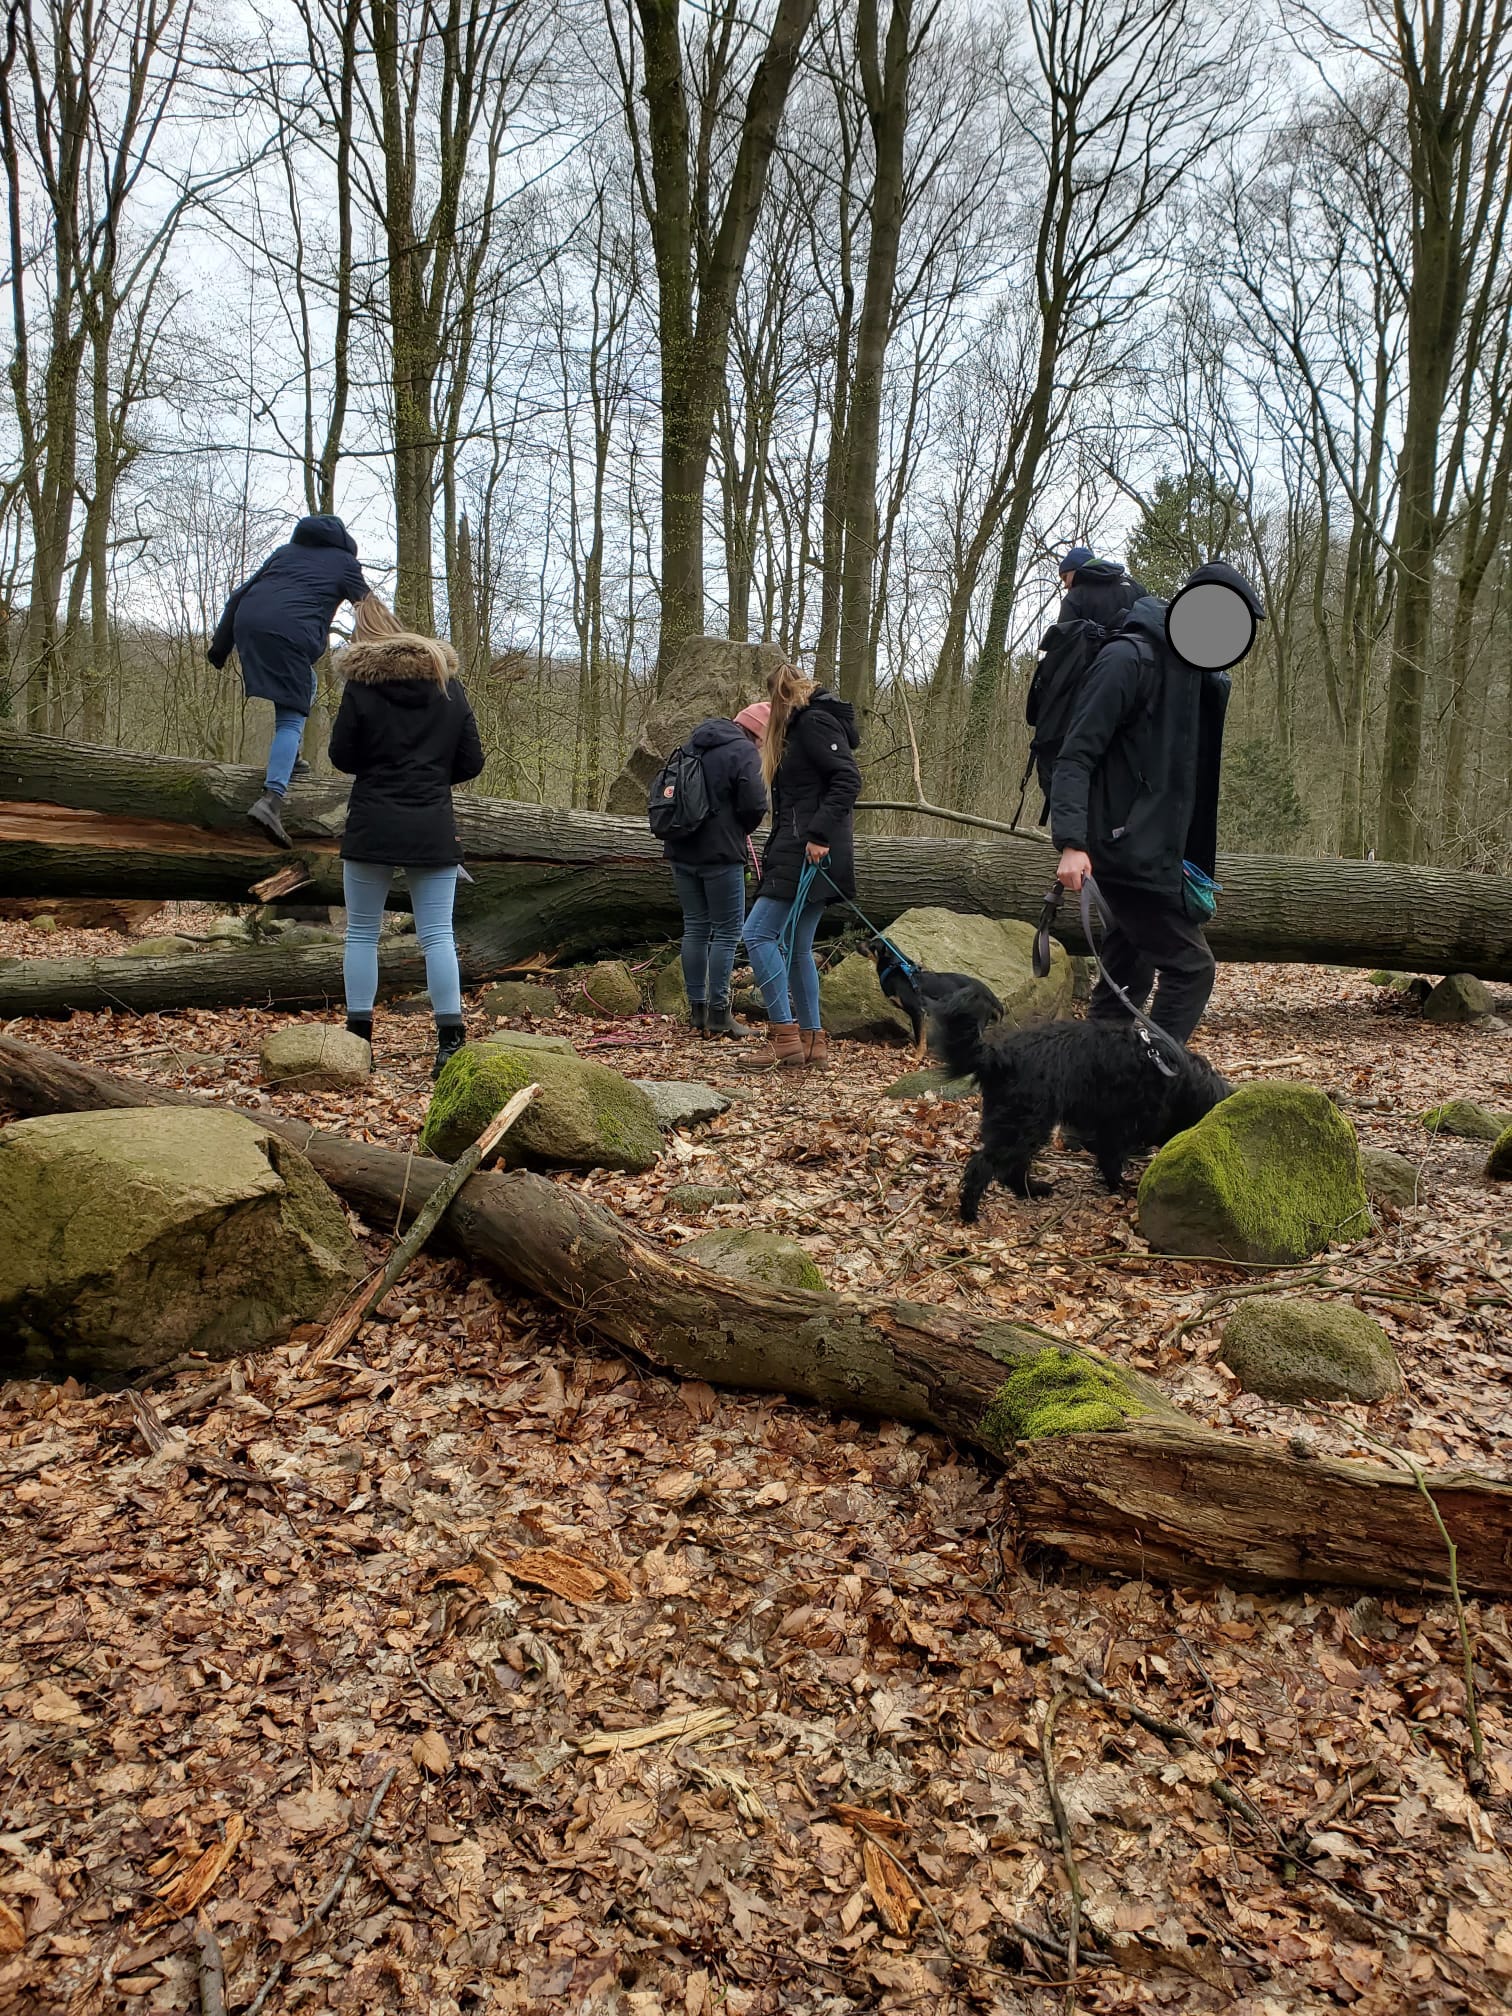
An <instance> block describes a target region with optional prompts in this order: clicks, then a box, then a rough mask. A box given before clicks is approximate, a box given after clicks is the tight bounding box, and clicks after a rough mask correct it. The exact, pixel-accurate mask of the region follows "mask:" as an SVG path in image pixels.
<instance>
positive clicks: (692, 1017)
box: [688, 1001, 708, 1036]
mask: <svg viewBox="0 0 1512 2016" xmlns="http://www.w3.org/2000/svg"><path fill="white" fill-rule="evenodd" d="M707 1013H708V1011H707V1009H706V1008H705V1007H704V1004H703V1002H702V1001H690V1002H689V1003H688V1027H689V1028H690V1029H696V1030H697V1031H698V1033H699V1035H700V1036H701V1035H702V1034H703V1032H704V1030H705V1029H706V1028H707V1027H708V1023H707V1021H706V1019H705V1018H706V1016H707Z"/></svg>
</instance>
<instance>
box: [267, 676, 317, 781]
mask: <svg viewBox="0 0 1512 2016" xmlns="http://www.w3.org/2000/svg"><path fill="white" fill-rule="evenodd" d="M318 690H319V688H318V687H317V684H316V680H315V667H314V666H313V665H312V666H311V667H310V707H313V706H314V705H315V695H316V693H317V691H318ZM310 707H306V709H305V710H304V712H303V713H302V714H301V713H300V711H299V709H298V708H297V707H279V706H275V707H274V709H273V740H272V741H271V742H270V743H269V744H268V768H267V772H266V774H265V776H264V778H263V783H264V785H265V787H266V788H267V789H268V790H269V791H271V792H272V794H273V796H274V797H275V798H283V797H286V796H287V794H288V789H289V779H290V778H291V777H292V776H293V775H294V765H295V764H296V763H297V762H298V761H299V745H300V743H301V742H302V741H303V740H304V731H305V723H306V722H307V721H308V720H309V718H310Z"/></svg>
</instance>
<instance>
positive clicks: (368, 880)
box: [330, 595, 483, 1077]
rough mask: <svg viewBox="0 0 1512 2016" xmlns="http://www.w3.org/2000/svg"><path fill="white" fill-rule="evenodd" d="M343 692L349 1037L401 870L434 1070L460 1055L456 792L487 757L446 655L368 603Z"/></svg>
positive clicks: (343, 667)
mask: <svg viewBox="0 0 1512 2016" xmlns="http://www.w3.org/2000/svg"><path fill="white" fill-rule="evenodd" d="M336 663H337V669H338V671H339V672H340V673H341V675H342V677H343V678H344V679H345V681H346V687H345V690H344V691H343V693H342V696H341V706H340V707H339V709H338V710H337V714H336V720H335V724H334V726H333V727H332V729H331V748H330V756H331V761H332V763H333V764H334V765H335V767H336V768H337V769H338V770H345V771H346V772H347V773H348V774H349V775H350V776H351V777H352V778H353V779H354V780H355V781H354V783H353V785H352V795H351V799H350V801H349V803H348V807H347V823H346V831H345V833H344V834H343V835H342V839H341V865H342V882H343V886H344V889H345V893H346V912H347V929H346V954H345V958H344V961H343V968H344V973H345V980H346V1007H347V1027H348V1029H350V1030H351V1031H352V1033H353V1034H354V1035H356V1036H361V1037H364V1038H365V1039H366V1040H367V1041H368V1042H371V1041H372V1040H373V1003H374V1001H375V1000H376V999H377V996H378V934H379V931H380V930H381V929H382V926H383V907H384V902H385V900H386V898H387V896H388V892H389V885H390V883H391V882H392V881H393V878H394V870H395V869H396V868H403V870H404V877H405V881H406V882H407V883H408V885H409V893H410V902H411V904H412V905H413V906H414V912H415V936H416V938H417V939H418V941H419V945H420V950H421V951H422V952H423V953H424V954H425V984H426V988H427V990H428V991H429V994H430V999H431V1011H432V1013H433V1014H434V1015H435V1018H436V1067H435V1071H434V1072H433V1073H432V1076H434V1077H439V1076H440V1075H441V1067H442V1065H443V1064H444V1063H445V1062H446V1060H447V1058H448V1057H450V1056H451V1055H452V1053H453V1051H455V1050H459V1049H460V1048H461V1047H462V1040H463V1027H462V980H461V975H460V973H459V972H458V968H457V947H456V941H455V939H454V938H453V936H452V903H453V899H454V898H455V896H456V890H457V868H458V865H459V864H460V862H461V859H462V849H461V847H460V846H459V844H458V841H457V830H456V825H455V822H454V820H453V817H452V786H453V785H454V784H465V783H466V782H467V781H468V779H469V778H472V777H476V776H477V775H478V774H479V772H480V771H481V770H482V768H483V745H482V744H481V742H480V741H479V740H478V724H477V722H476V721H475V720H474V719H473V711H472V708H471V707H470V706H469V705H468V702H467V695H466V694H465V693H464V692H463V691H462V688H461V687H460V686H459V685H458V684H457V682H456V680H455V678H454V677H453V674H454V673H455V672H456V669H457V654H456V652H455V651H453V649H452V648H451V646H450V644H443V643H441V642H440V641H439V640H438V639H437V638H435V637H421V636H418V635H416V634H415V633H414V632H412V631H408V630H406V629H405V628H404V626H403V624H401V623H400V621H399V619H398V617H396V616H395V615H394V614H393V612H392V611H391V610H389V609H388V608H386V607H385V606H384V604H383V603H382V602H380V601H379V600H378V597H377V596H376V595H369V596H368V597H367V598H366V600H365V601H362V602H359V603H358V605H357V627H356V634H355V638H354V641H353V643H352V645H351V647H350V648H349V649H348V650H346V651H343V652H342V654H341V656H340V657H339V658H338V659H337V661H336Z"/></svg>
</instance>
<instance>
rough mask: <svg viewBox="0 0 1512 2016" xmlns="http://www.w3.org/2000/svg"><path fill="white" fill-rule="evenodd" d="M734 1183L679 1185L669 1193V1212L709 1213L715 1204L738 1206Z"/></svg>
mask: <svg viewBox="0 0 1512 2016" xmlns="http://www.w3.org/2000/svg"><path fill="white" fill-rule="evenodd" d="M739 1202H740V1192H739V1191H738V1190H737V1189H736V1188H735V1186H734V1184H733V1183H677V1184H674V1185H673V1187H672V1188H671V1189H670V1190H669V1191H668V1192H667V1209H668V1210H669V1211H682V1212H693V1211H707V1210H709V1209H710V1208H711V1206H713V1205H715V1204H738V1203H739Z"/></svg>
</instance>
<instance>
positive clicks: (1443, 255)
mask: <svg viewBox="0 0 1512 2016" xmlns="http://www.w3.org/2000/svg"><path fill="white" fill-rule="evenodd" d="M0 144H3V148H4V152H5V157H6V169H7V188H8V217H7V226H8V228H7V242H6V248H5V254H4V267H5V283H4V285H5V292H6V296H7V301H8V308H9V314H8V318H7V320H8V325H9V326H8V330H7V336H6V340H7V342H8V375H7V388H8V396H6V397H5V398H4V399H3V400H0V472H3V473H0V603H3V621H0V714H7V713H8V714H9V715H10V716H11V717H12V718H14V719H17V720H19V721H22V722H24V723H26V724H27V725H30V726H31V727H33V728H35V729H39V730H45V731H48V732H51V733H54V734H61V735H65V736H68V737H71V738H77V739H84V740H93V741H104V742H116V743H120V744H123V745H127V746H131V747H135V748H143V749H149V750H157V751H162V752H175V753H182V754H208V755H212V756H216V757H221V758H226V759H235V758H238V757H244V756H252V755H255V754H257V753H258V750H259V747H260V738H261V737H263V736H265V734H266V722H265V720H264V719H263V718H262V717H263V716H264V715H265V713H266V711H267V710H265V709H256V708H253V709H248V708H246V707H245V706H244V704H243V702H242V700H241V696H240V689H239V685H238V683H237V681H236V680H235V678H234V676H233V675H232V674H230V673H226V674H221V673H216V672H213V671H212V670H211V669H210V668H209V667H208V666H207V665H206V663H205V662H204V656H203V651H204V643H205V639H206V637H207V635H208V632H209V630H210V628H211V627H212V625H213V623H214V620H215V617H216V614H217V613H218V610H219V607H220V604H221V602H222V600H223V598H224V596H225V594H226V592H227V591H228V590H229V588H230V587H232V586H233V585H234V584H235V583H236V581H238V580H239V579H241V578H242V577H243V576H244V575H245V574H246V573H247V572H249V571H250V570H251V569H252V568H253V567H255V566H256V565H257V564H258V562H259V561H260V560H261V558H262V557H263V555H264V553H265V552H266V550H267V549H268V548H269V547H270V546H271V545H273V544H274V543H276V542H277V541H278V540H280V539H282V538H284V537H286V536H287V532H288V528H289V523H290V518H291V515H292V514H295V513H298V512H303V511H330V510H337V511H340V512H341V513H342V514H343V515H344V516H345V517H346V518H347V519H348V521H349V523H350V524H351V526H352V528H353V530H354V531H355V533H356V535H357V538H358V540H359V544H360V545H361V548H362V552H363V557H364V561H365V563H366V564H367V566H368V569H369V575H370V578H371V579H372V580H373V581H374V583H375V585H376V586H377V587H378V588H379V589H380V590H381V591H382V592H384V593H386V594H387V595H389V596H390V597H392V598H394V599H395V600H396V601H397V605H398V607H399V608H400V609H401V611H403V612H404V613H405V614H407V615H408V616H409V617H410V618H411V619H412V620H414V621H415V622H417V623H420V624H431V623H434V624H435V625H436V626H437V627H438V628H439V629H441V630H443V631H444V632H446V633H447V634H449V635H450V636H451V637H452V639H453V641H454V642H455V643H456V645H457V647H458V649H459V651H460V653H461V655H462V658H463V661H464V665H465V668H466V674H467V678H468V682H469V686H470V690H471V692H472V696H473V698H474V701H475V704H476V705H477V707H478V711H479V714H480V718H481V719H482V722H483V724H484V729H485V735H486V739H487V745H488V748H489V752H490V761H489V767H488V770H487V773H486V774H485V777H484V779H483V780H482V788H484V789H486V790H489V791H492V792H494V793H498V794H502V795H507V796H512V797H518V798H526V799H540V800H543V801H546V802H555V803H561V804H569V803H570V804H573V805H579V806H589V807H592V806H595V805H598V804H600V803H601V802H602V798H603V794H604V792H605V790H606V788H607V785H608V782H609V781H610V780H611V779H612V778H613V776H614V774H615V773H616V771H617V769H618V767H619V764H620V762H621V759H622V757H623V754H624V752H625V750H626V747H627V745H628V743H629V742H630V741H631V740H632V739H633V736H634V733H635V730H636V728H637V725H638V722H639V718H640V715H641V712H642V710H643V707H644V704H645V701H646V699H647V697H648V695H649V693H650V692H651V691H652V690H653V689H654V686H655V683H656V681H657V679H658V676H659V675H664V674H665V670H666V667H667V666H668V664H669V663H670V660H671V655H672V653H673V651H674V650H675V647H676V644H677V642H678V641H679V639H680V638H681V637H682V636H684V635H687V634H690V633H694V632H697V631H699V630H709V631H723V632H727V633H728V634H729V635H731V636H734V637H757V636H770V637H773V638H776V639H777V640H779V641H780V642H781V643H782V644H783V645H784V646H786V647H787V648H789V649H791V650H792V651H794V652H797V653H801V654H802V655H803V658H804V661H805V663H806V664H807V665H808V666H809V668H810V669H812V670H814V671H815V672H816V673H817V674H818V675H819V676H820V677H822V678H824V679H826V680H828V681H829V682H831V683H837V684H838V685H839V687H840V688H841V690H842V691H843V692H844V693H846V694H847V695H848V696H849V697H851V698H852V699H854V700H855V701H856V702H857V704H858V706H859V708H860V710H861V711H862V713H863V716H865V717H867V738H866V746H865V750H864V755H865V758H866V766H867V770H868V773H869V779H870V782H871V784H872V787H873V791H874V794H875V795H897V793H898V792H899V791H904V792H905V793H907V795H911V793H908V792H907V776H908V754H907V740H908V732H907V722H906V716H907V715H911V717H912V719H913V721H914V722H915V723H916V724H917V726H918V730H919V734H920V740H921V743H922V745H923V755H924V771H925V782H926V785H927V787H928V791H929V795H930V797H931V798H932V799H933V800H935V801H936V802H944V803H954V804H956V805H958V806H961V807H965V808H973V809H976V810H979V811H984V812H988V813H992V814H997V815H1002V816H1006V815H1007V813H1008V812H1009V811H1011V808H1012V803H1013V800H1014V798H1015V796H1016V791H1017V771H1018V766H1019V763H1020V761H1021V755H1022V745H1023V740H1024V731H1023V728H1022V721H1021V715H1022V697H1023V687H1024V681H1025V678H1026V676H1027V670H1028V668H1029V667H1030V666H1031V665H1032V662H1033V648H1034V644H1035V641H1036V639H1037V637H1038V634H1039V632H1040V629H1041V627H1042V625H1043V624H1044V622H1045V621H1046V620H1047V618H1048V617H1049V616H1051V615H1053V613H1054V598H1055V596H1056V594H1057V593H1058V583H1057V582H1056V579H1055V573H1054V556H1055V553H1056V552H1057V550H1059V549H1061V548H1063V547H1064V546H1065V545H1066V544H1068V543H1069V542H1070V541H1072V540H1073V539H1083V538H1084V539H1087V540H1088V541H1090V542H1091V543H1094V544H1096V545H1098V546H1099V547H1100V549H1102V550H1107V551H1110V552H1113V553H1115V554H1117V553H1122V554H1124V555H1125V556H1126V557H1127V559H1128V562H1129V564H1130V566H1131V568H1133V569H1134V570H1135V571H1136V572H1137V573H1138V574H1139V575H1140V576H1141V577H1142V578H1143V579H1144V581H1145V582H1146V583H1147V584H1148V585H1149V586H1150V587H1152V588H1154V589H1156V590H1158V591H1161V592H1167V591H1169V590H1170V588H1171V587H1172V586H1173V585H1174V583H1175V582H1176V581H1177V580H1178V579H1179V578H1180V576H1181V574H1182V573H1183V571H1184V570H1185V569H1186V568H1187V567H1189V566H1190V565H1191V564H1193V563H1194V562H1195V561H1196V560H1198V559H1199V558H1201V557H1205V556H1206V555H1207V554H1208V553H1209V552H1213V551H1222V552H1223V553H1225V554H1226V555H1228V556H1229V557H1231V558H1233V559H1234V560H1236V561H1237V562H1238V563H1239V564H1240V565H1242V566H1244V567H1246V568H1247V569H1249V570H1250V571H1251V572H1252V573H1253V575H1254V576H1255V578H1256V579H1257V580H1258V581H1259V582H1260V583H1261V585H1262V586H1263V589H1264V593H1265V597H1266V600H1267V603H1268V605H1269V607H1270V610H1271V617H1272V620H1271V621H1270V622H1269V623H1268V624H1267V625H1266V626H1265V628H1264V630H1263V632H1262V638H1261V642H1260V645H1259V646H1258V648H1257V650H1256V651H1255V653H1254V654H1253V655H1252V656H1251V658H1250V659H1249V660H1248V661H1247V662H1246V664H1245V665H1244V667H1243V668H1242V670H1241V672H1240V674H1239V676H1238V678H1237V681H1236V689H1237V690H1236V709H1235V714H1234V716H1233V717H1232V718H1233V727H1232V733H1231V737H1230V744H1229V754H1228V772H1227V780H1226V783H1227V791H1226V801H1225V805H1226V809H1225V829H1224V836H1223V837H1224V841H1225V844H1226V845H1228V846H1230V847H1239V848H1251V849H1260V850H1277V851H1294V852H1305V853H1309V854H1315V855H1316V854H1329V853H1338V854H1344V855H1358V854H1362V853H1364V852H1365V851H1366V850H1367V849H1369V848H1375V849H1376V850H1378V852H1380V853H1381V854H1383V855H1390V856H1393V857H1395V858H1399V859H1420V860H1433V861H1437V862H1440V863H1443V864H1445V865H1453V866H1463V867H1468V868H1476V869H1505V868H1506V866H1507V865H1508V862H1509V860H1512V799H1509V794H1508V790H1507V780H1508V775H1509V771H1512V601H1509V588H1512V575H1509V559H1512V546H1509V537H1512V535H1509V527H1508V500H1509V490H1512V426H1509V404H1512V248H1509V245H1508V242H1507V226H1508V220H1509V206H1512V176H1509V174H1508V172H1507V163H1508V161H1509V159H1512V0H1463V4H1460V5H1458V6H1456V5H1450V4H1443V0H1338V4H1337V5H1333V4H1330V5H1328V6H1326V7H1312V6H1296V5H1290V6H1288V7H1286V8H1285V9H1284V10H1281V9H1279V8H1272V7H1254V8H1246V9H1244V10H1242V12H1241V11H1239V10H1234V9H1230V8H1226V7H1220V6H1211V7H1210V6H1207V5H1205V4H1203V0H1078V4H1072V0H1027V4H1023V0H1013V4H1006V5H998V6H989V5H982V6H971V5H967V4H958V0H776V4H775V5H774V4H769V0H756V4H750V0H709V4H708V5H706V6H704V7H702V8H700V9H696V10H695V9H693V8H688V9H686V10H684V9H681V8H680V7H679V6H678V5H677V4H676V0H635V4H633V5H631V4H628V0H602V4H600V0H474V4H472V5H470V6H464V5H463V4H462V0H270V4H268V5H266V6H250V5H233V4H227V0H32V4H30V5H14V6H12V7H11V8H10V10H9V12H8V14H7V16H6V21H5V37H4V45H3V51H0ZM323 670H325V673H326V695H327V697H326V699H325V700H323V703H322V706H321V708H320V709H318V710H317V721H316V724H315V725H316V729H317V733H316V734H315V735H314V736H312V737H311V743H312V749H311V753H312V754H318V751H319V744H320V741H321V739H322V738H321V737H320V735H319V732H318V731H319V729H320V728H321V726H322V724H323V717H324V713H325V711H326V708H327V707H328V704H329V697H328V696H329V687H330V675H329V670H328V668H323ZM905 701H906V702H907V708H906V710H905V705H904V703H905ZM1030 809H1031V812H1032V809H1033V808H1032V807H1031V808H1030Z"/></svg>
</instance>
